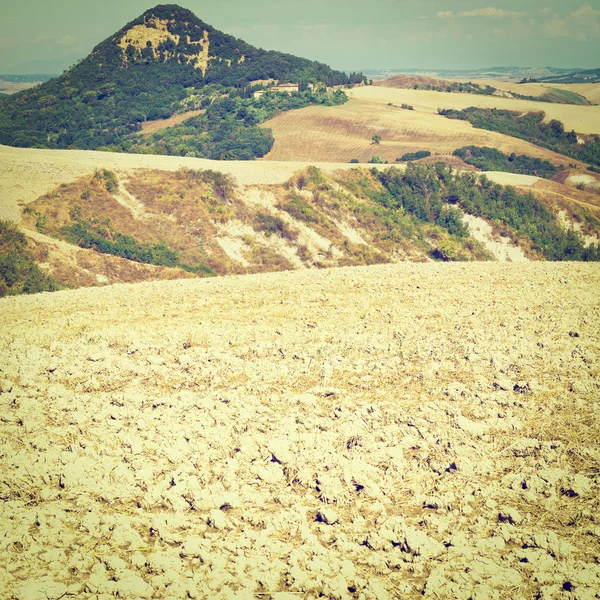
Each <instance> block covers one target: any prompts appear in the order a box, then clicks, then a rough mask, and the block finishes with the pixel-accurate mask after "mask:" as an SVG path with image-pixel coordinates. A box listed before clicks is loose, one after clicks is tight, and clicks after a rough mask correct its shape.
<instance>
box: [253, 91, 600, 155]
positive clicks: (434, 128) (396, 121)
mask: <svg viewBox="0 0 600 600" xmlns="http://www.w3.org/2000/svg"><path fill="white" fill-rule="evenodd" d="M348 91H349V93H350V94H364V95H365V96H366V98H365V99H362V98H359V97H357V98H353V99H351V100H350V101H349V102H347V103H346V104H343V105H341V106H309V107H307V108H302V109H300V110H293V111H289V112H285V113H281V114H280V115H278V116H276V117H275V118H273V119H271V120H269V121H267V122H266V123H265V124H264V126H265V127H269V128H271V129H272V130H273V134H274V136H275V144H274V146H273V149H272V150H271V152H270V153H269V154H268V155H267V157H266V158H267V159H269V160H293V159H296V160H303V161H340V162H341V161H349V160H351V159H353V158H356V159H358V160H359V161H361V162H368V161H369V160H370V159H371V158H372V157H373V156H379V157H380V158H381V159H382V160H383V161H386V160H387V161H389V162H390V163H393V162H395V160H396V158H398V157H401V156H402V155H404V154H405V153H407V152H415V151H417V150H429V151H430V152H431V153H432V154H434V155H435V154H452V152H453V151H454V150H456V149H457V148H460V147H462V146H468V145H475V146H491V147H495V148H498V149H500V150H502V151H503V152H505V153H507V154H510V153H511V152H515V153H517V154H527V155H529V156H533V157H537V158H541V159H543V160H548V161H550V162H552V163H554V164H555V165H557V166H558V165H561V164H565V163H566V162H576V161H573V160H572V159H567V158H565V157H564V156H560V155H558V154H556V153H554V152H551V151H549V150H546V149H544V148H540V147H539V146H535V145H534V144H530V143H529V142H525V141H523V140H520V139H517V138H514V137H510V136H506V135H502V134H500V133H496V132H493V131H487V130H485V129H476V128H474V127H473V126H472V125H471V124H470V123H468V122H467V121H459V120H456V119H447V118H446V117H442V116H440V115H437V114H434V113H435V112H436V110H437V108H435V109H433V108H432V106H434V105H435V102H434V103H433V104H431V102H430V104H431V106H419V105H416V104H415V109H416V110H413V111H411V110H404V109H402V108H400V105H401V104H403V103H409V104H414V99H411V98H410V97H406V98H405V97H403V94H405V93H407V94H411V90H397V89H391V88H379V87H364V88H357V89H353V90H348ZM371 93H373V94H374V97H373V98H370V99H369V94H371ZM423 93H424V94H437V93H438V92H423ZM446 95H447V96H448V95H450V96H453V97H456V98H461V99H464V100H465V102H467V101H470V102H473V101H475V100H476V99H478V98H479V96H473V95H470V94H453V95H452V94H446ZM496 100H503V99H502V98H497V99H496ZM388 102H393V104H395V106H389V105H388ZM511 102H512V101H511ZM440 106H444V104H441V105H440ZM466 106H469V104H468V102H467V104H466ZM547 106H552V105H549V104H547ZM584 108H586V107H584ZM599 108H600V107H599ZM376 133H377V134H379V135H381V137H382V142H381V144H379V145H374V144H372V141H371V140H372V137H373V135H374V134H376Z"/></svg>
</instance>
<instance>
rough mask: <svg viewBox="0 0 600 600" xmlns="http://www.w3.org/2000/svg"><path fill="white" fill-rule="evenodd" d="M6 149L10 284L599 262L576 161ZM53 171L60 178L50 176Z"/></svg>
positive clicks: (596, 234) (599, 217)
mask: <svg viewBox="0 0 600 600" xmlns="http://www.w3.org/2000/svg"><path fill="white" fill-rule="evenodd" d="M7 150H9V152H5V153H4V158H3V161H2V163H1V164H2V165H3V170H2V178H1V181H2V182H3V185H6V187H5V189H4V194H5V195H7V196H8V198H9V199H10V198H12V201H13V202H14V204H15V206H14V207H13V208H11V207H10V206H6V212H4V213H3V214H6V215H7V216H10V215H13V214H15V213H17V214H18V211H19V207H18V205H17V198H20V199H21V200H20V203H21V206H23V208H22V217H21V223H20V225H21V228H22V233H23V234H25V236H26V238H27V248H25V249H24V251H23V253H22V258H20V259H19V260H20V261H21V262H22V263H23V267H22V268H21V267H20V266H19V264H21V263H18V264H17V263H15V260H17V257H16V256H12V255H10V256H9V251H10V247H8V246H7V245H6V244H5V246H6V248H5V249H6V250H7V251H8V252H7V253H6V254H5V253H3V252H0V255H1V256H0V267H1V269H0V270H1V271H2V277H3V278H4V279H5V281H6V284H7V286H8V288H9V289H8V290H7V293H15V292H18V291H19V290H21V289H24V290H25V287H24V286H25V279H24V278H25V276H26V275H27V273H28V272H31V273H34V274H35V276H36V277H37V279H35V282H41V283H40V285H41V284H42V283H44V281H45V280H43V278H42V279H40V277H39V275H40V273H38V272H37V271H35V269H34V268H33V266H32V265H31V259H32V260H33V261H34V262H35V263H36V264H37V265H38V267H39V269H41V272H42V273H41V274H45V275H49V276H51V277H52V278H54V280H55V281H56V284H57V285H63V286H68V287H79V286H94V285H106V284H109V283H116V282H135V281H147V280H156V279H174V278H189V277H197V276H201V277H206V276H211V275H228V274H243V273H258V272H265V271H281V270H295V269H314V268H323V267H338V266H344V265H363V264H377V263H384V262H397V261H405V260H411V261H432V260H444V261H446V260H490V259H497V260H507V259H510V260H513V261H515V260H545V259H549V260H565V259H569V260H578V259H583V260H595V259H597V258H598V256H597V250H596V249H595V245H597V244H598V241H599V238H600V206H599V205H600V197H598V195H597V194H595V193H594V191H595V189H594V188H593V186H592V184H590V183H586V184H585V185H580V181H579V179H577V171H575V172H574V173H573V175H572V182H571V185H567V184H564V183H560V182H549V183H548V185H550V183H551V186H550V187H548V185H546V186H545V187H543V188H542V187H541V186H542V183H543V182H541V181H540V180H539V179H538V178H536V177H530V176H526V175H518V174H511V173H490V174H486V179H482V180H479V179H478V177H477V174H476V173H472V172H471V173H469V172H463V173H459V172H454V171H452V170H450V169H449V168H448V167H447V166H446V165H445V164H444V163H439V160H437V159H436V157H433V156H431V157H429V159H425V160H424V161H423V162H422V164H414V163H409V164H408V165H404V166H400V167H397V168H394V169H389V168H388V167H385V166H384V165H379V168H373V169H368V170H367V169H364V168H362V169H351V167H352V165H349V164H346V165H335V164H334V165H331V164H329V165H323V167H324V168H322V169H319V168H316V167H313V166H308V167H307V166H303V165H301V164H294V163H291V164H290V163H283V164H282V163H270V162H261V163H256V162H246V163H243V162H241V163H234V162H228V161H226V162H209V161H197V160H196V159H177V158H176V157H159V156H136V155H124V154H114V153H98V152H87V153H80V152H76V151H69V152H63V153H60V152H57V151H44V150H23V149H19V150H17V149H7ZM80 154H81V155H82V156H79V155H80ZM29 155H31V159H33V160H32V161H31V162H29V163H27V162H23V160H24V161H27V160H28V159H27V157H28V156H29ZM19 157H21V158H22V159H23V160H22V161H21V162H19V160H17V159H18V158H19ZM88 158H89V160H81V159H88ZM517 158H518V159H519V160H520V161H521V162H519V160H517V163H518V164H519V165H521V166H524V163H523V164H521V163H522V159H523V157H517ZM125 159H130V160H131V162H130V163H129V166H127V162H126V161H125ZM78 160H81V162H80V163H78ZM455 160H456V161H460V159H458V158H455ZM197 163H199V164H197ZM511 164H512V163H511ZM27 165H28V166H27ZM94 165H96V167H95V168H94ZM102 165H105V166H104V167H102ZM106 165H109V166H112V167H113V168H117V169H119V170H118V171H117V172H115V171H111V170H110V169H107V168H106ZM200 165H202V166H203V167H204V169H199V168H198V167H199V166H200ZM144 166H145V167H146V168H145V169H140V167H144ZM136 167H137V168H136ZM182 167H183V168H182ZM194 167H195V168H194ZM250 167H251V168H250ZM157 168H159V169H162V170H157ZM165 168H167V169H171V170H169V171H165V170H164V169H165ZM471 168H472V167H471ZM25 169H27V170H28V172H29V178H28V180H27V183H25V182H22V183H19V181H20V179H19V174H20V173H22V172H23V170H25ZM63 171H64V172H63ZM61 172H62V175H61V178H62V181H63V182H64V183H60V185H58V186H57V185H56V184H57V183H58V182H60V181H61V179H58V180H57V179H55V178H54V177H53V176H52V175H51V174H53V173H59V174H60V173H61ZM563 176H564V177H563ZM557 177H558V175H557ZM561 177H563V179H564V181H567V180H568V179H569V178H571V175H569V174H565V173H564V172H561ZM493 182H498V183H499V184H501V185H496V184H495V183H493ZM592 183H593V182H592ZM507 184H510V185H513V186H517V188H516V189H514V188H510V187H504V185H507ZM576 184H577V185H579V186H580V187H582V188H585V189H581V190H580V189H575V188H574V187H571V186H574V185H576ZM44 192H45V193H44ZM40 194H41V195H40ZM13 209H14V210H13ZM3 218H5V217H3ZM17 218H18V217H17ZM2 241H3V240H0V242H2ZM9 241H10V240H8V238H7V244H8V242H9ZM0 245H1V244H0ZM11 256H12V258H11ZM28 257H29V258H28ZM4 258H6V261H4ZM9 259H10V260H9ZM17 262H18V261H17ZM32 277H33V275H32ZM32 281H33V280H32ZM28 285H29V287H27V290H31V291H35V290H34V288H33V283H32V284H28ZM44 285H46V284H45V283H44ZM42 289H43V288H42ZM27 290H25V291H27ZM5 291H6V290H5Z"/></svg>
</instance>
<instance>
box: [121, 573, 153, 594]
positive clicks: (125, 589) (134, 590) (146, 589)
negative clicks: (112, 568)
mask: <svg viewBox="0 0 600 600" xmlns="http://www.w3.org/2000/svg"><path fill="white" fill-rule="evenodd" d="M115 589H116V592H117V594H118V595H119V597H120V598H151V597H152V595H153V594H154V589H153V588H152V586H151V585H149V584H148V583H146V582H145V581H144V580H143V579H142V578H141V577H140V576H139V575H136V574H135V573H133V572H129V573H127V575H126V576H125V577H123V578H122V579H119V581H117V583H116V586H115Z"/></svg>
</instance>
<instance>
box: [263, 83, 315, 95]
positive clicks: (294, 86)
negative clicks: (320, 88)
mask: <svg viewBox="0 0 600 600" xmlns="http://www.w3.org/2000/svg"><path fill="white" fill-rule="evenodd" d="M308 89H310V90H312V89H313V84H312V83H309V84H308ZM298 91H300V85H299V84H298V83H281V84H278V85H274V86H273V87H271V88H268V89H266V90H259V91H257V92H254V97H255V98H260V97H261V96H262V95H263V94H264V93H265V92H279V93H283V94H291V93H292V92H298Z"/></svg>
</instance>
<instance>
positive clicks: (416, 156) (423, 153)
mask: <svg viewBox="0 0 600 600" xmlns="http://www.w3.org/2000/svg"><path fill="white" fill-rule="evenodd" d="M428 156H431V152H429V150H417V151H416V152H407V153H406V154H403V155H402V156H401V157H400V158H397V159H396V162H401V161H409V160H420V159H421V158H427V157H428Z"/></svg>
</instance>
